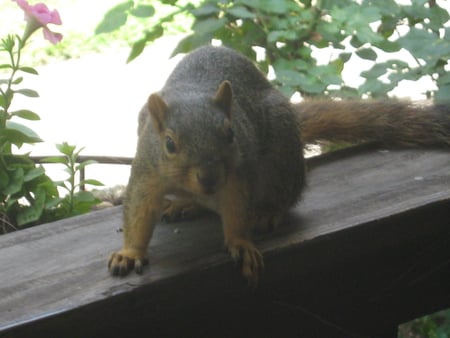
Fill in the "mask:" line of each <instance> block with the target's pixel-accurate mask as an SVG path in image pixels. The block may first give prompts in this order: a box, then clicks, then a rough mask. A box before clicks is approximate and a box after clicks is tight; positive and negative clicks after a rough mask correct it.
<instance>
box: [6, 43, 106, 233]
mask: <svg viewBox="0 0 450 338" xmlns="http://www.w3.org/2000/svg"><path fill="white" fill-rule="evenodd" d="M23 47H24V42H23V41H22V40H21V38H20V37H18V36H12V35H10V36H8V37H7V38H5V39H2V40H1V43H0V52H3V53H6V54H7V55H8V58H9V60H10V63H9V64H1V65H0V69H3V70H6V71H8V72H9V74H7V75H8V76H7V77H6V78H5V79H0V233H4V232H7V231H9V230H11V229H15V228H16V227H21V226H25V225H27V226H29V225H33V224H36V223H38V222H40V221H49V220H55V219H58V218H63V217H69V216H73V215H77V214H80V213H84V212H88V211H90V210H91V208H92V206H93V205H95V204H97V203H98V202H100V201H99V200H97V199H96V198H94V196H93V195H92V193H90V192H84V191H80V192H75V189H76V188H77V187H79V186H80V184H83V185H84V184H91V185H101V183H100V182H98V181H95V180H84V181H82V182H80V183H78V184H76V183H75V175H76V174H77V173H78V172H79V171H80V170H81V169H82V168H84V167H86V166H87V165H89V164H91V163H92V162H91V161H86V162H83V163H80V164H76V160H77V157H78V155H79V153H80V150H78V151H76V150H75V147H74V146H69V145H68V144H65V143H64V144H61V145H58V149H59V151H60V152H61V153H62V155H63V156H61V157H57V158H53V159H49V161H51V162H55V163H62V164H64V165H65V166H66V171H67V172H68V173H69V178H68V179H67V181H64V182H56V183H55V182H53V181H52V180H51V179H50V178H49V177H48V176H47V175H46V174H45V170H44V168H43V167H42V166H41V165H36V164H35V163H34V162H33V161H32V160H31V159H30V158H29V156H28V154H17V150H18V149H20V148H21V147H22V146H23V145H24V144H26V145H32V144H34V143H36V142H42V140H41V138H40V137H39V136H38V135H37V134H36V133H35V132H34V131H33V130H32V129H30V128H29V127H27V126H25V125H24V124H22V123H20V122H17V121H15V120H29V121H35V120H39V119H40V117H39V115H38V114H36V113H35V112H33V111H31V110H27V109H20V110H12V109H11V106H12V102H13V99H14V97H15V96H16V95H24V96H28V97H38V96H39V95H38V93H37V92H36V91H34V90H32V89H28V88H18V86H19V85H20V84H21V83H22V80H23V77H22V76H21V74H22V73H28V74H33V75H37V74H38V73H37V71H36V70H35V69H33V68H30V67H23V66H21V65H20V61H21V53H22V49H23ZM13 120H14V121H13ZM58 186H59V187H62V188H63V189H65V190H67V192H68V194H67V196H66V197H64V198H61V197H59V193H58V188H57V187H58Z"/></svg>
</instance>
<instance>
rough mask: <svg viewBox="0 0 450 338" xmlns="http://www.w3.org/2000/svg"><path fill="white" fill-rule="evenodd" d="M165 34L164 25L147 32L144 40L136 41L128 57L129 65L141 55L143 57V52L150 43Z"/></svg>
mask: <svg viewBox="0 0 450 338" xmlns="http://www.w3.org/2000/svg"><path fill="white" fill-rule="evenodd" d="M163 34H164V28H163V26H162V25H158V26H155V27H154V28H153V29H152V30H151V31H148V32H146V33H145V37H144V38H143V39H140V40H138V41H136V42H135V43H134V44H133V46H132V47H131V51H130V54H129V55H128V58H127V63H130V62H131V61H133V60H134V59H135V58H137V57H138V56H139V55H141V53H142V51H143V50H144V48H145V46H146V45H147V43H148V42H151V41H154V40H156V39H158V38H159V37H161V36H162V35H163Z"/></svg>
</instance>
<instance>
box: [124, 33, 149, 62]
mask: <svg viewBox="0 0 450 338" xmlns="http://www.w3.org/2000/svg"><path fill="white" fill-rule="evenodd" d="M146 45H147V39H145V38H144V39H141V40H138V41H136V42H135V43H133V45H132V46H131V51H130V54H129V55H128V58H127V61H126V62H127V63H130V62H131V61H133V60H134V59H135V58H137V57H138V56H139V55H141V54H142V52H143V50H144V48H145V46H146Z"/></svg>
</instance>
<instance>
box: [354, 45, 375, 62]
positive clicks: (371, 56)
mask: <svg viewBox="0 0 450 338" xmlns="http://www.w3.org/2000/svg"><path fill="white" fill-rule="evenodd" d="M356 55H358V56H359V57H360V58H361V59H365V60H371V61H375V60H376V59H377V56H378V55H377V53H376V52H375V51H374V50H373V49H372V48H362V49H360V50H357V51H356Z"/></svg>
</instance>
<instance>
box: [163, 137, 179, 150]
mask: <svg viewBox="0 0 450 338" xmlns="http://www.w3.org/2000/svg"><path fill="white" fill-rule="evenodd" d="M166 150H167V152H168V153H169V154H174V153H176V152H177V146H176V145H175V141H174V140H173V139H172V138H171V137H170V136H166Z"/></svg>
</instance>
